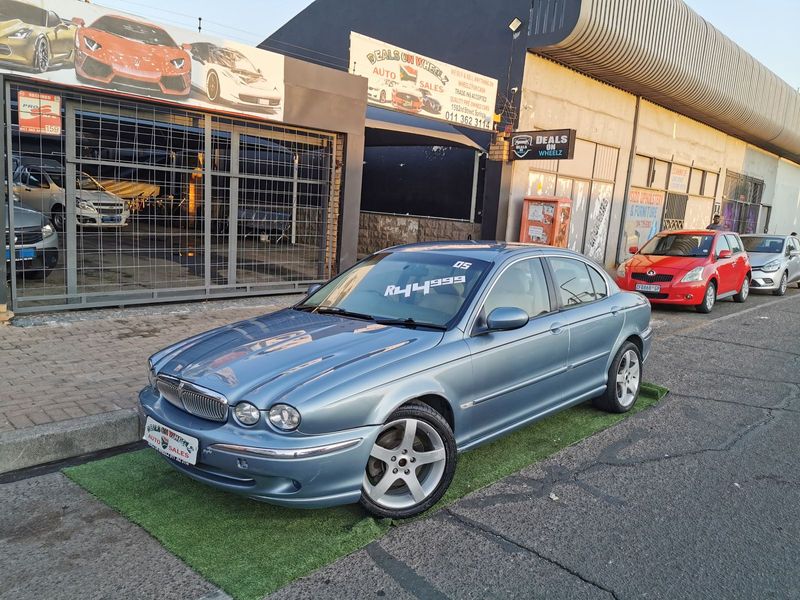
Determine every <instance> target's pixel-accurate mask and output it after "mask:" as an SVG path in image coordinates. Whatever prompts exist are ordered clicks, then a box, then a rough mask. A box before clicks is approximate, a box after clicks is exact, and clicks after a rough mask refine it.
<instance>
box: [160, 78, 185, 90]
mask: <svg viewBox="0 0 800 600" xmlns="http://www.w3.org/2000/svg"><path fill="white" fill-rule="evenodd" d="M161 85H163V86H164V87H165V88H166V89H168V90H174V91H176V92H182V91H184V90H185V89H186V79H184V77H183V75H164V76H162V77H161Z"/></svg>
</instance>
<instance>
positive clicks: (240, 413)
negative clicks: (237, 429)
mask: <svg viewBox="0 0 800 600" xmlns="http://www.w3.org/2000/svg"><path fill="white" fill-rule="evenodd" d="M233 416H234V417H236V420H237V421H239V423H241V424H242V425H247V426H250V425H255V424H256V423H258V420H259V419H260V418H261V413H260V412H258V409H257V408H256V407H255V406H254V405H252V404H250V403H249V402H239V404H237V405H236V406H234V407H233Z"/></svg>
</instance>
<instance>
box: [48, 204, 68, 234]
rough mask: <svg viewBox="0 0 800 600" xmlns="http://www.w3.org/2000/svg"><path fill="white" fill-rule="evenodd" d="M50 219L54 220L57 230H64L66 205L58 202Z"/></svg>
mask: <svg viewBox="0 0 800 600" xmlns="http://www.w3.org/2000/svg"><path fill="white" fill-rule="evenodd" d="M50 220H51V221H52V222H53V227H54V228H55V230H56V231H64V224H65V223H66V216H65V213H64V207H63V206H61V205H60V204H56V205H55V206H54V207H53V210H52V212H51V213H50Z"/></svg>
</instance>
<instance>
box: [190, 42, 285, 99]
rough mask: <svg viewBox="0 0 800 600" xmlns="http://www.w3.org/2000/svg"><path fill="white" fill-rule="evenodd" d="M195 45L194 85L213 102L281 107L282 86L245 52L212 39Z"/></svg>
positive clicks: (193, 57)
mask: <svg viewBox="0 0 800 600" xmlns="http://www.w3.org/2000/svg"><path fill="white" fill-rule="evenodd" d="M191 46H192V47H191V50H190V52H189V54H190V55H191V57H192V87H193V88H195V89H197V90H200V91H201V92H203V93H205V95H206V97H207V98H208V99H209V101H211V102H215V103H224V102H228V103H232V104H239V105H244V106H248V107H263V108H269V109H273V110H275V109H277V108H278V107H279V106H280V104H281V92H280V90H279V89H278V86H277V85H275V84H274V83H270V82H269V81H268V80H267V78H266V77H264V75H263V74H262V73H261V70H260V69H258V68H257V67H256V66H255V65H254V64H253V63H252V62H251V61H250V59H249V58H247V57H246V56H245V55H244V54H242V53H241V52H239V51H238V50H234V49H232V48H224V47H222V46H217V45H216V44H210V43H208V42H198V43H195V44H192V45H191Z"/></svg>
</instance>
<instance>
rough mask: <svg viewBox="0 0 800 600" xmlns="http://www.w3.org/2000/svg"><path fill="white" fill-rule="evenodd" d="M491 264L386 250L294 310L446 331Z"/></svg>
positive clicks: (447, 256)
mask: <svg viewBox="0 0 800 600" xmlns="http://www.w3.org/2000/svg"><path fill="white" fill-rule="evenodd" d="M489 266H490V263H488V262H485V261H481V260H475V259H473V258H467V257H459V256H456V255H450V254H436V253H428V252H386V253H380V254H376V255H374V256H371V257H370V258H368V259H366V260H364V261H362V262H360V263H358V264H357V265H355V266H354V267H352V268H351V269H349V270H348V271H345V272H344V273H342V274H341V275H339V276H338V277H337V278H336V279H334V280H333V281H331V282H329V283H328V284H327V285H325V286H324V287H322V288H321V289H319V290H318V291H317V292H316V293H314V294H312V295H311V297H309V298H308V299H307V300H306V301H305V302H303V303H302V304H299V305H298V306H296V307H295V308H296V309H298V310H316V311H318V312H325V311H329V312H340V313H345V312H347V313H355V314H357V315H359V316H361V317H364V318H370V319H374V320H376V321H382V320H397V321H400V322H403V323H398V324H404V323H405V324H420V325H422V324H430V325H434V326H437V327H446V326H447V325H448V323H449V322H450V321H452V320H453V319H454V318H455V317H456V315H458V313H459V311H460V310H461V308H462V307H463V306H464V304H465V302H467V300H468V299H469V298H470V297H471V295H472V293H473V292H474V290H475V288H476V286H477V285H478V283H479V281H480V280H481V277H482V276H483V274H484V273H485V272H486V271H487V269H488V268H489Z"/></svg>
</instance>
